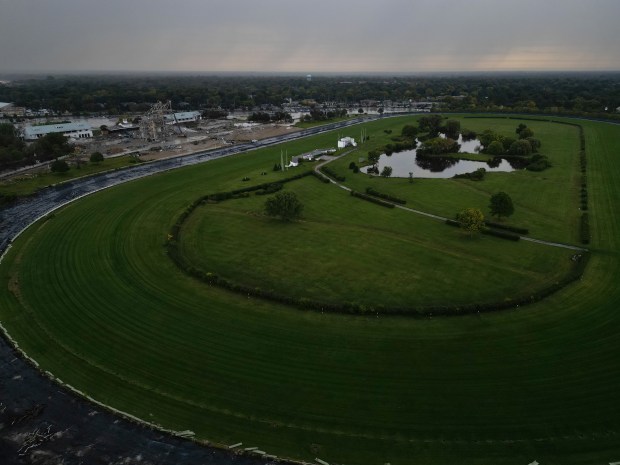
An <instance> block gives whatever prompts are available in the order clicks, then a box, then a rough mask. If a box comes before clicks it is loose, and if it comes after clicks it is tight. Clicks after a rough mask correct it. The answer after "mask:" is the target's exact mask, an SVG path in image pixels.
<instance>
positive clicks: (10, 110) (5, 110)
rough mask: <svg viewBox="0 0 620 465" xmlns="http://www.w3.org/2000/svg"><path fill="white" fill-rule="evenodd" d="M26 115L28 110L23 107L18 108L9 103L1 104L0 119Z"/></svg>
mask: <svg viewBox="0 0 620 465" xmlns="http://www.w3.org/2000/svg"><path fill="white" fill-rule="evenodd" d="M25 114H26V109H25V108H23V107H16V106H15V105H14V104H12V103H9V102H0V117H2V116H7V117H11V116H13V115H15V116H24V115H25Z"/></svg>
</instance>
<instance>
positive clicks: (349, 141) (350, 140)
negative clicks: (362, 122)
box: [338, 137, 357, 149]
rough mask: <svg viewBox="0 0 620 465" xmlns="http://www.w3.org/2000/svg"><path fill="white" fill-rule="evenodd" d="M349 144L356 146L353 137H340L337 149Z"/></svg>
mask: <svg viewBox="0 0 620 465" xmlns="http://www.w3.org/2000/svg"><path fill="white" fill-rule="evenodd" d="M349 146H352V147H357V142H355V139H353V137H343V138H342V139H340V140H339V141H338V148H339V149H343V148H345V147H349Z"/></svg>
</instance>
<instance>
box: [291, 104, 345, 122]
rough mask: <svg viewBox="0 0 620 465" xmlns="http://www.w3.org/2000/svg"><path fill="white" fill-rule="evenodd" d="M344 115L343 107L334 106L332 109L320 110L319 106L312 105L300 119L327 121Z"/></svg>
mask: <svg viewBox="0 0 620 465" xmlns="http://www.w3.org/2000/svg"><path fill="white" fill-rule="evenodd" d="M345 116H347V110H346V109H344V108H342V109H340V108H336V109H334V110H321V109H319V108H316V107H313V108H311V109H310V112H309V113H307V114H305V115H303V116H302V117H301V121H305V122H312V121H328V120H330V119H334V118H344V117H345Z"/></svg>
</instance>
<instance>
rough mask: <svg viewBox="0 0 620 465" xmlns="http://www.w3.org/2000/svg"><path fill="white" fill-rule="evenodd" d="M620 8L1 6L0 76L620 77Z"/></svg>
mask: <svg viewBox="0 0 620 465" xmlns="http://www.w3.org/2000/svg"><path fill="white" fill-rule="evenodd" d="M619 20H620V0H518V1H516V0H303V1H302V0H123V1H120V0H103V1H101V0H99V1H93V0H0V43H1V44H2V47H0V73H2V72H4V73H7V72H52V71H58V72H86V71H88V72H90V71H102V72H109V71H146V72H148V71H178V72H216V73H217V72H267V73H297V72H300V73H310V74H311V73H317V74H320V73H363V72H373V73H389V72H399V73H416V72H450V71H471V72H484V71H567V70H596V71H598V70H620V26H619V24H620V23H619Z"/></svg>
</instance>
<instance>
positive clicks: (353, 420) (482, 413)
mask: <svg viewBox="0 0 620 465" xmlns="http://www.w3.org/2000/svg"><path fill="white" fill-rule="evenodd" d="M380 124H387V121H385V120H384V121H381V122H380ZM392 124H396V123H395V122H394V121H392ZM488 124H493V122H492V121H488ZM584 126H585V128H586V137H587V141H588V154H589V165H588V166H589V168H588V169H589V172H588V182H589V185H590V188H589V192H590V201H591V212H590V215H591V222H592V224H593V233H594V240H593V244H592V250H593V254H592V255H593V256H592V259H591V261H590V264H589V266H588V269H587V270H586V274H585V275H584V277H583V279H582V280H581V281H580V282H578V283H576V284H574V285H571V286H569V287H568V288H566V289H564V290H563V291H561V292H560V293H557V294H555V295H554V296H552V297H551V298H548V299H546V300H545V301H544V302H541V303H539V304H536V305H532V306H529V307H526V308H522V309H519V310H514V311H503V312H498V313H494V314H484V315H480V316H465V317H455V318H433V319H426V320H415V319H407V318H388V317H379V318H376V317H353V316H344V315H322V314H320V313H316V312H303V311H299V310H296V309H291V308H286V307H283V306H280V305H275V304H273V303H269V302H264V301H260V300H257V299H248V298H247V297H244V296H238V295H235V294H232V293H228V292H225V291H222V290H220V289H217V288H213V287H209V286H205V285H203V284H201V283H198V282H196V281H195V280H193V279H191V278H189V277H187V276H185V275H184V274H183V273H181V272H180V271H179V270H178V269H176V267H175V266H174V265H173V264H172V263H171V262H170V261H169V260H168V258H167V257H166V254H165V247H164V243H165V240H166V237H167V233H168V231H169V229H170V227H171V225H172V224H173V223H174V221H175V220H176V217H177V216H178V214H179V213H180V212H181V211H183V209H184V208H185V207H186V205H188V204H189V203H190V202H192V201H193V200H194V199H195V198H197V197H198V196H199V195H203V194H205V193H209V192H215V191H220V190H225V189H229V188H232V187H234V186H235V187H236V186H241V185H244V183H243V182H242V181H241V179H242V177H243V176H249V177H251V178H252V182H254V181H256V182H259V181H262V178H267V179H270V180H271V179H277V176H280V175H278V174H276V173H272V172H269V174H268V175H266V176H260V174H259V173H260V172H261V171H263V170H265V168H267V167H268V166H269V165H270V164H273V160H272V159H273V157H274V156H275V155H276V154H277V155H278V157H279V149H274V150H272V151H270V152H258V151H257V152H254V153H252V154H248V155H243V156H239V157H234V158H232V159H228V160H218V161H214V162H210V163H207V164H205V165H203V166H197V167H192V168H189V169H181V170H178V171H174V172H170V173H167V174H165V175H159V176H154V177H152V178H149V179H143V180H140V181H136V182H132V183H129V184H126V185H123V186H119V187H117V188H114V189H110V190H108V191H104V192H101V193H99V194H97V195H93V196H91V197H89V198H86V199H83V200H81V201H80V202H78V203H75V204H73V205H70V206H68V207H66V208H64V209H63V210H62V211H60V212H57V213H56V215H55V216H54V217H53V218H51V219H48V220H47V221H45V222H41V223H39V224H37V225H36V226H35V227H32V228H30V229H29V230H28V231H27V232H26V233H25V234H24V235H22V236H21V237H20V238H19V239H18V240H17V241H16V242H15V243H14V245H13V247H12V249H11V250H10V252H9V253H8V255H7V256H6V257H5V259H4V260H3V261H2V263H1V264H0V273H1V276H2V278H3V281H4V282H5V286H3V287H2V289H1V290H0V316H1V319H2V324H3V325H4V327H5V328H7V330H8V331H9V333H10V334H11V335H12V336H13V337H14V338H15V339H16V340H17V341H19V343H20V346H21V347H22V348H23V349H24V350H26V351H27V352H28V353H29V354H30V355H31V356H32V357H33V358H35V359H36V360H37V361H38V362H39V363H40V364H41V367H42V368H43V369H45V370H50V371H52V372H53V373H55V374H57V375H58V376H59V377H60V378H61V379H62V380H63V381H65V382H68V383H70V384H72V385H73V386H75V387H77V388H80V389H82V390H83V391H85V392H86V393H87V394H89V395H91V396H93V397H95V398H96V399H98V400H100V401H102V402H106V403H109V404H110V405H113V406H115V407H116V408H120V409H122V410H125V411H127V412H129V413H132V414H135V415H138V416H139V417H141V418H144V419H146V420H149V421H152V422H154V423H157V424H161V425H163V426H166V427H169V428H173V429H177V430H185V429H190V430H193V431H194V432H196V434H197V437H198V438H201V439H209V440H211V441H216V442H220V443H224V444H232V443H236V442H239V441H242V442H243V443H244V447H249V446H252V445H255V446H259V447H260V448H261V449H262V450H266V451H268V452H271V453H276V454H278V455H281V456H288V457H293V458H300V459H305V460H307V461H312V460H314V458H315V457H319V458H322V459H324V460H327V461H329V462H336V463H363V464H377V463H378V464H381V463H386V462H390V463H392V464H399V463H421V464H437V463H462V464H498V463H500V464H523V463H530V462H532V461H534V460H537V461H538V462H539V463H541V464H543V463H563V464H565V463H569V464H571V463H572V464H579V463H608V462H613V461H618V460H620V458H619V457H620V398H619V396H618V392H620V365H619V364H618V358H619V356H620V338H618V336H617V335H618V332H619V330H620V317H619V314H618V311H617V309H618V308H619V306H620V289H619V288H618V286H617V280H618V276H620V261H619V254H618V252H619V251H620V234H619V232H620V219H619V218H618V215H617V205H618V202H619V201H620V183H618V182H617V179H620V163H619V162H618V159H617V156H616V155H617V154H618V153H620V142H619V141H620V137H619V136H620V128H618V127H616V126H611V125H605V124H597V123H591V122H587V123H584ZM381 131H382V129H381ZM328 140H329V138H326V139H325V141H328ZM371 140H372V139H371ZM319 143H322V141H319V142H318V143H317V144H319ZM305 144H306V146H312V145H314V144H315V143H314V142H313V141H306V142H305ZM307 181H308V182H310V181H312V180H307ZM390 181H394V180H390ZM304 182H305V181H304ZM395 182H398V181H395ZM485 182H486V181H485ZM386 185H387V184H386ZM307 187H308V188H309V189H317V192H319V191H320V192H322V189H328V188H331V186H323V185H321V184H319V183H318V182H317V183H316V185H315V184H312V185H308V186H307ZM509 187H510V185H509V184H507V188H509ZM287 188H288V187H287ZM535 196H536V193H535V192H532V197H535ZM338 198H339V197H338V196H337V195H336V194H334V195H333V196H332V194H331V192H330V193H329V194H327V195H326V200H330V199H331V200H330V202H335V201H336V200H337V199H338ZM353 200H354V199H350V197H346V195H345V198H343V201H346V202H347V203H349V204H350V202H353ZM446 201H448V202H453V201H454V200H450V199H448V200H446ZM358 202H359V203H358V204H350V205H356V206H355V207H352V208H358V207H359V208H364V209H366V208H368V209H369V210H368V211H370V209H371V208H372V209H373V210H372V211H376V212H377V214H378V215H380V214H387V212H384V211H383V210H382V209H381V208H380V207H376V206H373V205H365V204H364V203H363V202H362V201H358ZM312 203H313V202H308V205H312ZM550 203H551V202H550ZM361 204H363V205H364V207H362V206H361ZM224 206H226V204H225V203H224V204H222V207H224ZM343 208H344V207H343ZM553 208H555V206H553ZM327 211H330V209H329V208H327ZM337 212H338V209H337V208H336V209H335V213H337ZM381 212H383V213H381ZM392 213H393V212H392ZM231 214H232V213H231ZM306 214H307V215H312V208H311V207H310V208H309V210H308V211H307V212H306ZM365 214H366V213H365ZM350 216H353V215H352V214H351V215H350ZM403 218H404V217H403ZM406 218H407V219H406V220H405V219H403V221H414V220H413V218H410V217H406ZM415 221H422V219H421V218H420V219H416V220H415ZM424 221H428V222H429V224H430V223H431V222H432V220H424ZM378 223H379V221H377V222H376V224H378ZM437 226H438V227H439V226H441V228H440V231H441V232H440V233H438V234H437V236H436V237H434V238H433V239H434V240H435V241H440V240H448V239H446V238H448V237H453V236H451V235H454V234H458V233H457V232H456V231H454V230H453V229H452V228H448V227H445V226H442V225H437ZM428 228H430V226H429V227H428ZM558 229H559V226H558ZM428 231H430V229H426V228H425V227H420V228H419V231H416V230H415V229H412V231H411V235H412V236H415V235H417V234H419V235H421V236H423V235H426V234H427V233H428ZM489 239H490V238H489ZM425 240H426V238H425ZM483 240H484V242H486V241H487V238H484V239H483ZM498 243H499V241H498ZM501 244H504V245H507V244H506V243H504V242H501ZM215 245H216V244H214V246H215ZM517 245H519V246H521V245H522V244H517ZM540 251H541V252H540V253H541V254H545V253H546V251H547V249H544V248H541V249H540ZM497 260H498V261H500V260H501V257H498V259H497ZM299 268H300V269H303V268H304V263H303V262H302V263H300V264H299ZM310 271H311V270H310ZM457 271H458V270H453V273H455V274H456V272H457Z"/></svg>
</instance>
